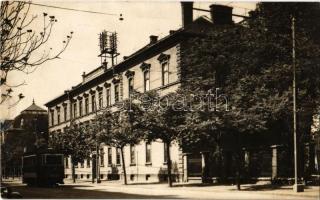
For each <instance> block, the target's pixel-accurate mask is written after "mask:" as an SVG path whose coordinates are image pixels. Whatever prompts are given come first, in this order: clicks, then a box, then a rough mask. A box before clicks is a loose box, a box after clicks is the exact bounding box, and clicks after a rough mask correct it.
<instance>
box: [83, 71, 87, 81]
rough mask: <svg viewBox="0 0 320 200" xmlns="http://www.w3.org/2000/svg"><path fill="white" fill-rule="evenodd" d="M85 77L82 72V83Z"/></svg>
mask: <svg viewBox="0 0 320 200" xmlns="http://www.w3.org/2000/svg"><path fill="white" fill-rule="evenodd" d="M85 77H86V72H82V81H84V78H85Z"/></svg>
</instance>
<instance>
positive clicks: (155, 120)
mask: <svg viewBox="0 0 320 200" xmlns="http://www.w3.org/2000/svg"><path fill="white" fill-rule="evenodd" d="M182 100H183V96H179V95H178V94H177V93H170V94H167V95H165V96H160V95H159V94H158V93H157V92H155V91H151V92H148V93H145V94H143V95H141V96H140V98H139V101H140V106H141V107H142V108H143V110H144V112H143V115H142V116H141V127H140V128H142V129H144V130H145V139H146V140H147V141H154V140H158V139H160V140H161V141H162V142H163V143H165V144H166V148H167V149H166V151H165V152H166V153H167V155H166V156H167V167H168V169H167V173H168V184H169V187H172V174H171V171H172V162H171V154H170V146H171V144H172V143H173V142H174V141H176V140H177V138H178V134H179V132H178V129H177V126H178V125H179V124H182V121H183V119H184V118H183V112H184V105H183V102H182Z"/></svg>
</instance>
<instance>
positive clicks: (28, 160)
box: [23, 156, 35, 166]
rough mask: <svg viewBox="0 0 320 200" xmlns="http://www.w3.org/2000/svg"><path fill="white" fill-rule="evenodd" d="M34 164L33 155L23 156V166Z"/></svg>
mask: <svg viewBox="0 0 320 200" xmlns="http://www.w3.org/2000/svg"><path fill="white" fill-rule="evenodd" d="M34 164H35V157H34V156H31V157H24V158H23V165H24V166H32V165H34Z"/></svg>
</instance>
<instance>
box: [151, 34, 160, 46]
mask: <svg viewBox="0 0 320 200" xmlns="http://www.w3.org/2000/svg"><path fill="white" fill-rule="evenodd" d="M157 41H158V36H156V35H150V44H154V43H156V42H157Z"/></svg>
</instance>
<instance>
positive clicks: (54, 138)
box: [49, 124, 90, 183]
mask: <svg viewBox="0 0 320 200" xmlns="http://www.w3.org/2000/svg"><path fill="white" fill-rule="evenodd" d="M88 137H89V136H88V133H87V131H86V129H85V127H84V126H83V125H76V124H72V125H71V126H69V127H66V128H65V130H64V131H63V132H58V133H52V134H51V137H50V140H49V144H50V146H51V147H52V148H53V149H55V150H56V151H58V152H61V153H63V154H64V155H65V156H71V164H72V179H73V182H74V183H75V181H76V179H75V165H77V164H78V163H79V162H80V163H82V162H83V161H84V159H85V158H88V156H89V154H90V148H88V144H87V141H88Z"/></svg>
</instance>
